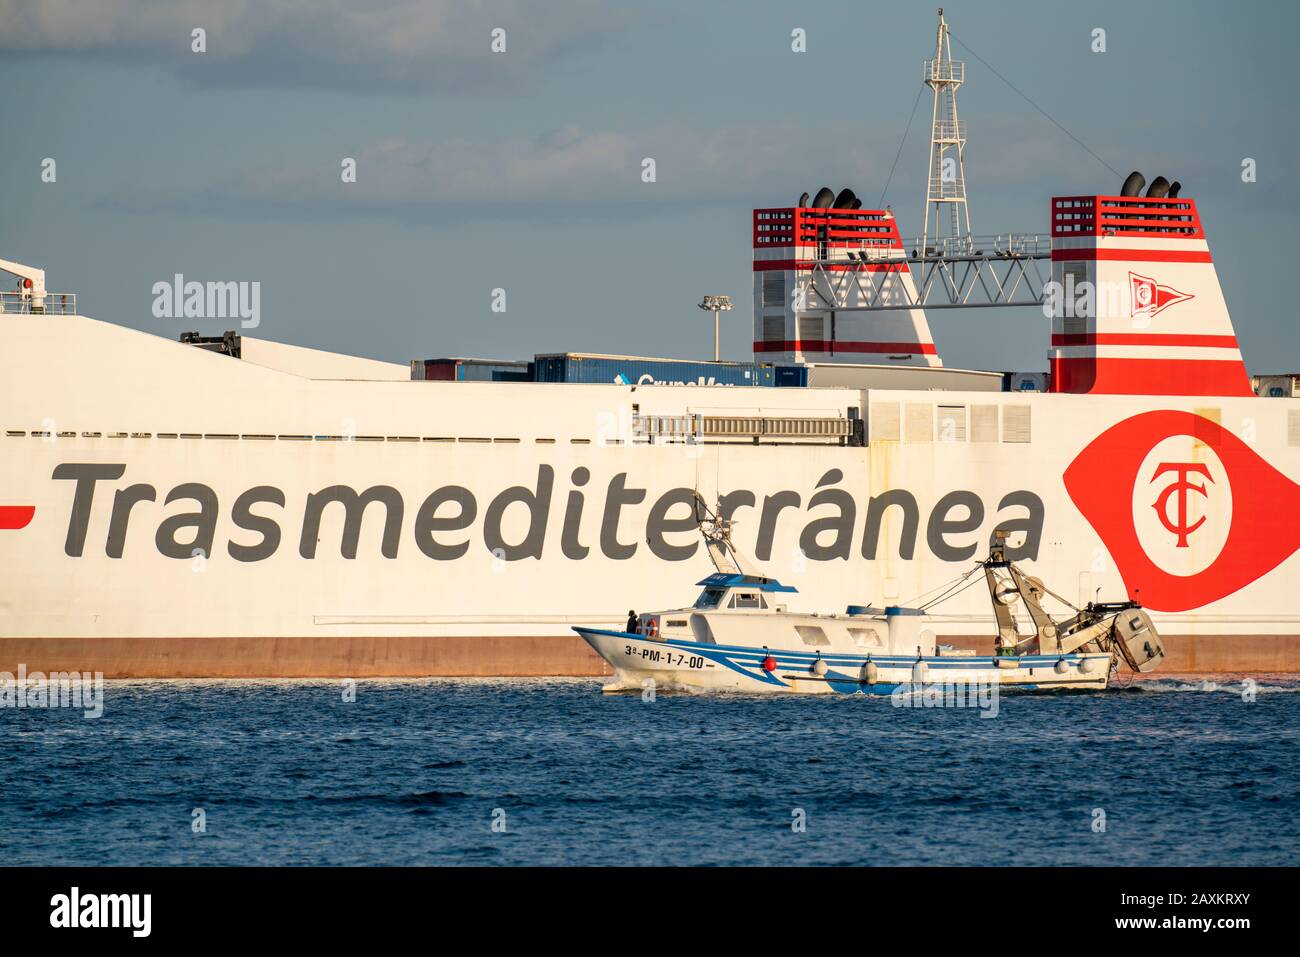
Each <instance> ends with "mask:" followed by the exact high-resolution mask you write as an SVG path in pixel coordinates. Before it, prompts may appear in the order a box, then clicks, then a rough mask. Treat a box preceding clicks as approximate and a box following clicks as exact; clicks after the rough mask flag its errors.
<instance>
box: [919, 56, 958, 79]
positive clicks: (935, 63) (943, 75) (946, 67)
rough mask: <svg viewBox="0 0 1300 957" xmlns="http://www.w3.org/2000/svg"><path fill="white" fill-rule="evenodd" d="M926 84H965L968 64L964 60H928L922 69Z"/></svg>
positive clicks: (922, 77)
mask: <svg viewBox="0 0 1300 957" xmlns="http://www.w3.org/2000/svg"><path fill="white" fill-rule="evenodd" d="M921 81H922V82H924V83H964V82H965V81H966V63H965V61H963V60H949V59H947V58H945V59H942V60H926V61H924V65H923V66H922V69H921Z"/></svg>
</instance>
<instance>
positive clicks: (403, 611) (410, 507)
mask: <svg viewBox="0 0 1300 957" xmlns="http://www.w3.org/2000/svg"><path fill="white" fill-rule="evenodd" d="M952 410H959V412H960V414H961V415H962V416H965V417H966V418H965V419H964V421H965V422H966V429H965V432H964V433H961V432H958V433H957V434H956V436H955V438H954V437H952V436H948V437H945V435H944V431H943V428H942V426H943V425H944V423H945V418H944V417H951V416H953V415H957V414H958V412H953V411H952ZM704 412H708V413H710V414H718V415H734V416H738V417H745V416H749V417H753V416H761V415H767V416H772V415H784V416H807V417H814V418H815V417H822V418H826V417H831V416H839V417H844V416H848V415H852V416H855V417H857V418H858V419H860V420H861V421H863V422H864V423H865V428H864V432H865V438H866V443H865V444H863V445H840V444H832V443H827V442H816V441H808V442H799V441H792V440H787V441H782V442H778V443H773V442H768V441H762V442H751V441H749V440H745V441H734V442H728V441H718V442H712V441H710V442H705V443H703V444H681V443H671V442H665V441H662V440H661V441H656V442H653V443H651V442H647V441H645V440H644V438H642V437H639V436H637V435H636V434H634V433H633V432H632V430H631V428H630V422H631V421H632V418H633V416H634V415H640V416H642V417H645V416H663V417H671V416H681V415H685V414H690V413H701V414H702V413H704ZM1151 413H1161V414H1166V413H1176V414H1177V415H1180V416H1184V417H1192V418H1187V419H1186V421H1190V422H1195V423H1201V422H1204V423H1209V424H1210V425H1214V424H1215V423H1220V424H1221V428H1222V430H1223V432H1224V433H1227V434H1231V435H1232V436H1241V437H1242V438H1241V439H1234V441H1236V442H1237V443H1238V444H1239V445H1242V446H1243V447H1245V448H1246V449H1247V452H1248V453H1249V455H1250V456H1253V457H1254V459H1253V460H1257V461H1258V462H1259V463H1264V464H1263V465H1259V466H1258V467H1257V468H1256V469H1255V470H1254V471H1252V470H1250V469H1247V470H1246V471H1245V472H1244V473H1242V472H1240V468H1241V463H1242V461H1245V456H1246V455H1247V452H1242V453H1240V454H1235V453H1234V455H1235V457H1234V456H1230V455H1228V454H1227V453H1226V452H1224V453H1223V454H1224V457H1222V458H1221V457H1220V455H1219V453H1218V452H1216V451H1215V450H1213V449H1208V448H1205V447H1202V446H1201V445H1198V444H1197V439H1196V438H1195V437H1194V436H1188V435H1184V434H1181V433H1180V432H1179V428H1181V426H1174V427H1173V430H1172V432H1171V434H1170V435H1169V436H1168V438H1167V440H1164V439H1162V440H1160V441H1159V442H1156V444H1155V445H1154V446H1153V452H1152V455H1153V456H1156V457H1159V456H1164V455H1166V454H1167V455H1168V456H1169V457H1170V458H1169V459H1161V461H1201V462H1204V463H1206V465H1207V467H1208V468H1209V469H1210V470H1211V471H1212V473H1213V475H1214V477H1215V481H1214V483H1213V484H1209V485H1207V489H1208V493H1209V497H1205V498H1203V497H1200V496H1197V497H1194V498H1189V502H1190V506H1189V507H1190V508H1193V509H1195V510H1196V513H1195V514H1196V515H1197V516H1199V515H1200V514H1204V515H1206V516H1208V518H1207V521H1206V522H1205V524H1204V525H1203V527H1202V528H1201V529H1200V530H1199V531H1196V532H1194V533H1192V534H1191V535H1190V536H1189V537H1188V547H1186V548H1180V547H1177V541H1176V538H1175V536H1173V535H1171V534H1169V533H1167V532H1166V531H1164V530H1162V529H1161V528H1159V527H1158V526H1156V527H1154V528H1153V527H1152V524H1151V522H1150V521H1149V520H1148V519H1147V516H1149V515H1151V514H1154V513H1153V510H1152V508H1151V505H1152V502H1153V501H1155V499H1156V498H1157V496H1158V495H1159V494H1161V492H1162V488H1163V484H1164V482H1165V481H1166V480H1167V479H1169V478H1171V477H1165V478H1162V479H1161V481H1160V483H1157V484H1154V485H1153V484H1151V483H1150V482H1149V481H1148V476H1147V475H1146V474H1145V472H1146V471H1151V469H1147V467H1146V465H1143V470H1144V471H1143V474H1142V476H1141V477H1140V480H1139V481H1135V482H1134V484H1133V485H1132V486H1131V487H1127V488H1124V487H1115V488H1114V495H1115V496H1116V497H1117V500H1119V501H1122V502H1123V503H1124V508H1125V509H1127V513H1128V514H1130V515H1132V516H1134V518H1133V521H1134V522H1137V523H1138V533H1139V536H1140V544H1141V546H1142V547H1143V548H1144V549H1147V550H1149V552H1150V553H1151V555H1152V556H1154V557H1153V559H1152V561H1153V565H1154V568H1155V572H1158V573H1159V575H1160V576H1162V577H1163V579H1164V580H1165V582H1166V583H1168V582H1173V583H1174V585H1176V586H1177V588H1178V589H1181V590H1180V591H1177V592H1175V593H1173V594H1172V598H1171V599H1170V600H1168V601H1166V600H1164V597H1165V596H1164V595H1163V594H1162V593H1161V592H1160V589H1159V588H1157V587H1155V586H1156V585H1157V584H1159V583H1158V582H1155V581H1154V580H1153V577H1152V576H1153V575H1154V574H1155V572H1153V571H1152V569H1151V568H1147V567H1145V566H1142V567H1140V569H1139V573H1135V572H1133V571H1131V570H1130V569H1127V568H1124V569H1122V568H1121V567H1120V565H1119V562H1120V561H1121V560H1128V559H1127V558H1125V555H1126V552H1125V549H1127V551H1128V552H1132V551H1133V543H1132V542H1131V541H1120V540H1119V539H1117V538H1116V537H1115V534H1114V533H1113V530H1111V529H1109V528H1108V527H1107V526H1106V525H1105V523H1104V522H1103V521H1102V520H1101V519H1098V518H1097V517H1096V516H1095V515H1094V516H1088V515H1085V514H1084V512H1083V511H1082V510H1081V508H1080V506H1079V504H1078V503H1077V502H1076V501H1075V498H1074V493H1072V492H1071V490H1070V489H1069V488H1067V485H1066V482H1065V481H1064V480H1063V476H1065V475H1067V473H1070V474H1073V473H1071V469H1076V470H1077V469H1078V468H1080V465H1079V463H1080V462H1085V463H1086V462H1087V461H1089V460H1090V457H1095V456H1096V455H1097V454H1098V450H1099V449H1100V450H1101V451H1100V454H1101V455H1102V456H1103V460H1105V461H1113V460H1114V459H1115V458H1116V457H1117V456H1118V454H1119V453H1116V452H1113V451H1108V450H1107V446H1106V443H1107V442H1108V441H1110V440H1109V438H1107V433H1108V430H1111V429H1112V428H1114V427H1116V426H1117V425H1119V424H1122V423H1129V422H1133V421H1135V420H1136V421H1138V422H1139V424H1140V423H1141V422H1142V421H1144V420H1143V419H1142V418H1141V417H1143V416H1146V415H1149V414H1151ZM1296 415H1300V401H1297V400H1290V399H1256V398H1180V397H1159V396H1149V397H1147V396H1144V397H1134V396H1088V395H1018V394H1008V393H962V392H942V393H935V392H929V391H893V390H890V391H884V392H878V391H870V392H867V391H863V390H854V389H811V388H810V389H772V388H725V387H717V388H690V387H676V388H674V387H646V386H640V387H637V386H616V385H547V384H532V383H521V384H514V383H470V382H463V383H439V382H409V381H361V380H346V379H329V380H327V379H314V378H307V377H304V376H301V375H294V374H290V373H288V372H284V371H280V370H276V369H273V368H267V367H262V366H258V365H255V364H253V363H251V362H249V361H240V360H234V359H230V358H228V357H225V356H219V355H214V354H212V353H207V352H203V351H200V350H197V349H195V348H192V347H189V346H184V345H180V344H178V343H175V342H171V341H169V340H166V339H163V338H160V337H157V336H150V335H145V334H142V333H139V332H135V331H132V330H128V329H124V328H121V327H117V326H113V325H109V324H106V323H101V322H96V321H95V320H92V319H88V318H85V317H76V316H71V317H43V316H4V317H3V318H0V517H3V521H0V526H3V527H0V568H3V575H2V576H0V671H10V672H14V671H15V670H16V668H17V666H18V664H20V663H25V664H26V665H27V666H28V668H29V670H34V669H38V668H40V669H44V670H55V669H57V668H64V669H79V670H87V669H89V670H102V671H103V672H104V673H105V674H106V675H119V676H126V675H140V676H239V677H243V676H300V675H302V676H307V675H321V676H330V675H352V676H360V675H416V674H427V675H439V674H454V675H466V674H484V675H493V674H512V675H513V674H599V673H601V671H602V670H603V663H602V662H601V660H600V659H599V658H598V657H596V656H595V655H594V654H592V653H591V652H590V651H589V650H587V649H586V647H585V646H584V645H583V643H582V642H581V641H580V640H579V639H578V638H576V637H575V636H573V634H572V631H571V628H572V627H573V626H575V625H579V626H583V627H589V628H611V627H617V626H618V625H619V624H621V623H622V622H623V621H625V620H626V615H627V611H628V609H629V608H630V607H632V606H633V605H637V604H639V605H641V606H642V607H664V608H669V607H678V606H680V605H681V604H682V603H683V602H684V601H689V600H690V599H691V598H692V597H693V595H692V589H691V588H690V586H689V584H685V585H684V583H689V582H692V581H694V580H697V579H698V578H699V577H700V576H701V575H703V574H705V573H707V572H708V570H709V569H710V563H709V560H708V557H707V555H706V554H705V553H704V550H703V548H702V547H701V546H700V544H699V542H698V541H697V537H698V536H697V533H696V531H695V529H694V527H693V523H689V522H688V523H687V524H686V525H675V524H674V522H680V521H681V520H682V518H683V517H684V516H685V514H686V511H687V509H686V508H685V506H683V505H681V504H673V500H674V496H677V497H680V496H682V495H688V494H689V493H691V492H692V491H696V490H698V491H699V493H700V494H701V495H702V496H703V497H704V498H705V500H706V501H710V502H712V501H716V500H717V499H718V498H719V497H720V496H727V495H737V494H738V495H739V499H738V500H736V501H737V503H738V504H737V505H736V508H735V509H734V514H735V518H736V520H737V531H736V538H737V543H738V544H739V545H740V546H741V547H742V548H743V549H744V550H745V551H746V552H747V553H748V554H751V555H754V556H755V557H756V558H757V559H758V560H759V561H760V563H762V564H763V565H764V566H765V567H766V568H769V569H770V570H771V572H772V574H774V575H777V576H779V577H780V578H781V580H782V581H786V582H788V583H789V584H791V585H794V586H796V587H797V588H798V591H799V594H798V598H797V599H795V605H794V608H793V609H792V610H808V611H812V610H815V609H827V608H829V609H840V608H843V607H844V606H845V605H847V604H850V603H863V604H872V603H875V604H896V603H906V602H907V601H908V600H909V599H911V598H912V597H913V596H917V595H922V594H924V593H926V592H927V591H930V590H931V589H934V588H936V587H938V586H940V585H941V584H942V583H943V582H945V581H948V580H950V579H952V578H953V577H954V576H955V575H958V574H960V573H961V572H962V571H964V570H965V569H967V568H968V567H969V565H970V562H971V561H972V560H973V559H974V557H975V555H976V553H977V552H978V553H980V554H982V553H983V550H984V549H985V548H986V547H987V543H988V541H989V537H990V535H991V534H992V532H993V530H994V529H996V528H998V527H1003V526H1006V525H1012V526H1013V530H1014V529H1015V528H1020V529H1024V530H1026V531H1023V532H1021V533H1018V534H1022V535H1025V536H1027V544H1026V548H1027V551H1028V552H1031V553H1032V554H1028V553H1027V554H1024V555H1021V556H1019V558H1018V560H1019V561H1021V562H1022V563H1023V564H1024V565H1025V566H1026V567H1027V568H1029V569H1032V570H1033V573H1034V574H1036V575H1039V576H1041V577H1042V578H1043V579H1044V580H1047V581H1053V582H1064V583H1066V585H1064V586H1062V587H1063V588H1064V591H1065V593H1066V596H1067V597H1069V598H1070V599H1071V600H1072V601H1076V602H1086V601H1088V600H1091V599H1092V597H1093V596H1094V595H1095V594H1096V593H1097V591H1098V590H1099V589H1100V591H1101V592H1102V594H1105V595H1113V596H1120V595H1124V594H1125V593H1126V592H1127V593H1129V594H1132V592H1133V590H1135V589H1136V590H1139V591H1140V595H1139V596H1138V597H1139V598H1140V600H1141V601H1142V604H1143V606H1144V607H1146V608H1147V609H1148V610H1149V611H1150V612H1151V613H1152V617H1153V619H1154V620H1155V622H1156V624H1157V627H1158V628H1159V629H1160V632H1161V634H1162V635H1163V636H1164V637H1165V638H1166V649H1167V652H1168V660H1167V662H1166V664H1165V669H1166V670H1167V671H1181V670H1201V671H1283V670H1300V606H1298V605H1297V602H1296V597H1295V596H1296V595H1297V594H1300V556H1297V555H1296V554H1295V549H1296V548H1297V547H1298V546H1300V524H1298V523H1300V506H1298V505H1297V503H1296V499H1300V494H1297V493H1296V492H1295V486H1294V482H1295V480H1296V478H1298V477H1300V445H1295V444H1289V443H1288V425H1289V422H1290V417H1294V416H1296ZM1180 421H1183V420H1181V419H1180ZM980 422H989V423H992V425H993V430H992V431H991V432H984V433H982V432H980V431H979V428H977V426H978V423H980ZM891 423H892V426H891ZM900 423H901V425H900ZM1216 427H1217V426H1216ZM891 428H892V431H891ZM1197 428H1200V426H1199V425H1198V426H1197ZM1224 448H1226V446H1224ZM1234 448H1235V446H1234ZM1253 460H1252V461H1253ZM1152 461H1153V462H1154V461H1155V458H1152ZM1265 467H1266V468H1267V469H1268V472H1267V474H1265V472H1264V471H1263V470H1264V468H1265ZM1234 470H1237V471H1236V472H1234ZM1261 475H1265V477H1268V478H1269V479H1270V481H1271V482H1272V485H1269V486H1267V487H1266V486H1265V483H1264V482H1263V480H1262V479H1260V476H1261ZM1090 485H1091V486H1097V487H1107V486H1108V485H1109V486H1114V485H1115V483H1114V482H1113V481H1111V482H1109V483H1107V482H1105V481H1102V482H1092V483H1090ZM331 490H333V491H331ZM340 490H342V491H340ZM353 493H355V495H356V496H358V498H359V497H361V496H368V498H367V502H368V504H365V505H364V506H363V507H362V506H361V505H360V503H359V502H358V501H354V502H353V503H352V505H349V504H347V503H346V502H342V501H340V499H339V496H340V495H341V496H343V497H347V496H348V495H350V494H353ZM322 495H324V496H325V498H324V500H322V499H321V498H320V496H322ZM435 495H436V496H437V498H435V499H433V504H434V505H437V509H436V514H431V513H430V512H429V509H430V508H431V507H432V505H431V504H430V500H431V496H435ZM194 496H197V497H194ZM1256 498H1260V499H1262V500H1263V503H1262V505H1261V504H1260V503H1257V502H1256V501H1255V499H1256ZM322 501H324V504H321V503H322ZM313 502H316V505H315V506H313V504H312V503H313ZM458 506H463V507H459V508H458ZM1261 508H1263V509H1264V514H1266V515H1267V516H1268V517H1267V520H1266V521H1265V520H1262V519H1261V518H1260V515H1261ZM972 511H973V512H974V513H975V514H971V512H972ZM313 514H314V519H313ZM1094 522H1096V523H1097V524H1095V525H1094ZM1247 524H1249V525H1250V527H1249V528H1245V529H1244V531H1243V529H1242V528H1238V527H1237V526H1239V525H1241V526H1245V525H1247ZM1121 537H1122V536H1121ZM1225 543H1226V544H1225ZM1230 553H1231V554H1230ZM1131 557H1132V556H1131V555H1129V556H1128V558H1131ZM1165 593H1166V594H1169V589H1168V588H1166V589H1165ZM986 620H987V597H986V596H984V595H981V594H979V593H978V590H972V591H969V592H966V593H963V594H961V595H958V596H956V597H955V598H954V599H952V601H950V602H948V603H946V604H945V608H944V614H943V615H942V616H935V617H934V619H933V622H932V627H933V628H934V630H935V632H936V636H937V637H938V638H940V639H942V640H943V641H945V642H951V643H954V644H957V645H966V646H968V647H972V648H974V649H976V650H977V651H982V652H983V653H984V654H989V653H991V643H990V640H989V639H987V638H985V637H983V636H984V635H986V634H987V631H988V629H987V624H986Z"/></svg>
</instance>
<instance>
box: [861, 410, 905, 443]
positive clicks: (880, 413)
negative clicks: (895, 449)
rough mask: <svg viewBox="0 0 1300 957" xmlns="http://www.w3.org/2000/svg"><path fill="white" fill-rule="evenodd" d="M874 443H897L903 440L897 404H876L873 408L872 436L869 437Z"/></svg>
mask: <svg viewBox="0 0 1300 957" xmlns="http://www.w3.org/2000/svg"><path fill="white" fill-rule="evenodd" d="M867 438H868V439H869V440H870V441H872V442H897V441H899V439H901V438H902V432H901V431H900V428H899V407H898V403H897V402H876V403H873V404H872V406H871V434H870V435H869V436H868V437H867Z"/></svg>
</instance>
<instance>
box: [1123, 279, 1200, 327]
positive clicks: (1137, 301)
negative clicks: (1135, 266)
mask: <svg viewBox="0 0 1300 957" xmlns="http://www.w3.org/2000/svg"><path fill="white" fill-rule="evenodd" d="M1128 281H1129V286H1130V289H1131V290H1132V293H1133V315H1134V316H1135V317H1136V316H1144V317H1146V318H1147V319H1150V318H1151V317H1152V316H1155V315H1157V314H1159V313H1160V312H1162V311H1163V310H1165V309H1168V308H1169V307H1170V306H1172V305H1174V304H1175V303H1179V302H1182V301H1183V300H1184V299H1193V298H1195V297H1194V296H1193V295H1192V294H1191V293H1189V292H1179V291H1178V290H1177V289H1175V288H1174V287H1173V286H1162V285H1160V283H1158V282H1156V281H1155V280H1154V279H1151V278H1150V277H1148V276H1139V275H1138V274H1137V273H1135V272H1131V273H1129V274H1128Z"/></svg>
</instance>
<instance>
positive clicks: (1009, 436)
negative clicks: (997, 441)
mask: <svg viewBox="0 0 1300 957" xmlns="http://www.w3.org/2000/svg"><path fill="white" fill-rule="evenodd" d="M1029 413H1030V408H1029V406H1027V405H1004V406H1003V407H1002V441H1003V442H1028V441H1030V431H1029Z"/></svg>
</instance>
